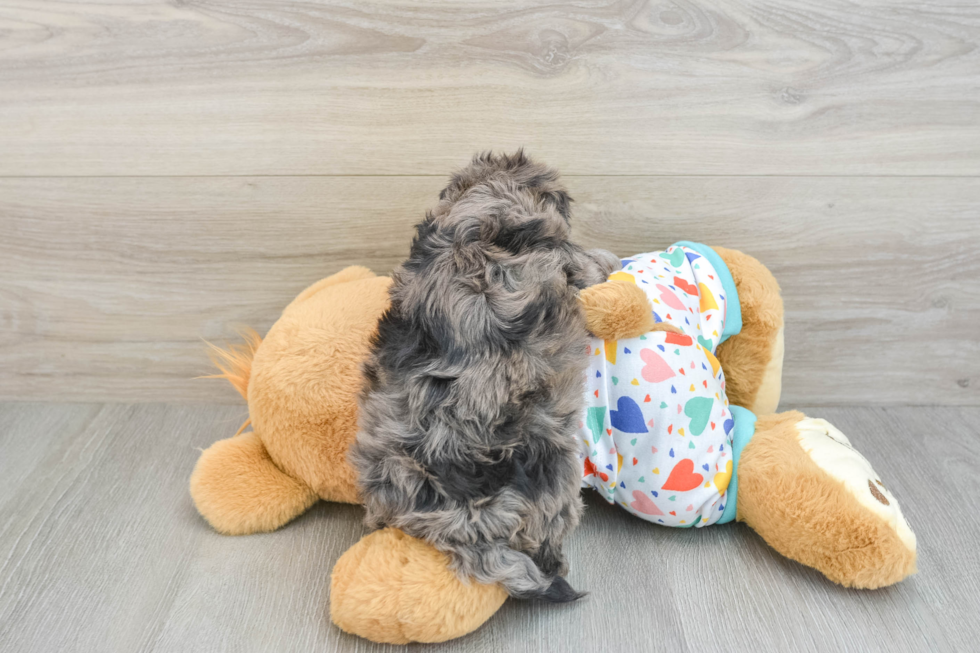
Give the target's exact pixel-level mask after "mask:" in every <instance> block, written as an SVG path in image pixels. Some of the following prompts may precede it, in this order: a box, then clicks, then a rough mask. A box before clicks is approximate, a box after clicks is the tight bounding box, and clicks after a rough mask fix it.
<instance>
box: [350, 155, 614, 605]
mask: <svg viewBox="0 0 980 653" xmlns="http://www.w3.org/2000/svg"><path fill="white" fill-rule="evenodd" d="M439 197H440V201H439V204H438V205H437V207H436V208H435V209H434V210H433V211H431V212H430V213H428V214H427V215H426V218H425V220H424V221H423V222H421V223H420V224H419V225H418V226H417V227H416V236H415V239H414V241H413V243H412V249H411V254H410V256H409V258H408V260H407V261H405V263H404V264H402V265H401V267H399V268H398V269H397V270H396V271H395V272H394V274H393V279H394V282H393V283H392V286H391V307H390V308H389V310H388V311H387V312H386V313H385V315H384V317H383V318H382V319H381V322H380V324H379V328H378V333H377V335H376V337H375V339H374V342H373V346H372V352H371V354H370V356H369V359H368V361H367V363H366V364H365V367H364V373H365V387H364V389H363V391H362V394H361V398H360V430H359V433H358V436H357V441H356V443H355V445H354V446H353V447H352V453H351V460H352V462H353V464H354V466H355V468H356V469H357V471H358V475H359V482H360V490H361V494H362V497H363V499H364V505H365V508H366V509H367V517H366V522H367V524H368V525H369V526H371V527H375V528H377V527H382V526H393V527H396V528H400V529H402V530H403V531H405V532H406V533H408V534H409V535H412V536H414V537H418V538H421V539H424V540H426V541H427V542H429V543H431V544H432V545H433V546H435V547H436V548H438V549H440V550H441V551H444V552H445V553H447V554H448V555H449V556H450V559H451V560H452V564H453V567H454V569H455V571H456V572H457V574H459V575H460V576H462V577H472V578H475V579H476V580H477V581H479V582H481V583H501V584H502V585H503V586H504V587H505V588H506V589H507V591H508V592H509V593H510V594H511V595H512V596H514V597H518V598H539V599H544V600H549V601H570V600H574V599H576V598H578V597H579V596H580V594H579V593H577V592H576V591H575V590H573V589H572V588H571V587H570V586H569V585H568V583H567V582H566V581H565V580H564V578H562V576H563V575H564V574H565V572H566V563H565V559H564V556H563V555H562V552H561V545H562V539H563V538H564V537H565V535H566V534H567V533H568V532H569V531H570V530H571V529H572V528H573V527H574V526H575V525H576V524H577V523H578V519H579V515H580V514H581V511H582V503H581V499H580V498H579V483H580V477H581V470H580V469H579V464H578V460H577V457H576V454H575V451H576V443H575V440H574V436H573V433H574V431H575V430H576V428H577V426H578V420H579V418H580V415H581V411H582V408H583V403H584V397H583V392H584V389H583V375H584V369H585V366H586V354H585V352H586V346H587V333H586V328H585V320H584V316H583V315H582V312H581V309H580V307H579V305H578V301H577V297H578V291H579V290H580V289H582V288H585V287H587V286H589V285H592V284H595V283H600V282H602V281H605V280H606V277H607V276H608V275H609V273H610V272H612V271H613V270H614V269H618V268H619V261H618V259H617V258H616V257H615V256H613V255H612V254H610V253H609V252H606V251H604V250H589V251H586V250H583V249H582V248H580V247H579V246H577V245H575V244H573V243H572V242H571V241H570V221H569V205H570V202H571V199H570V198H569V196H568V194H567V193H566V192H565V190H564V188H563V187H562V186H561V185H560V184H559V182H558V174H557V173H556V172H555V171H554V170H553V169H550V168H547V167H545V166H543V165H540V164H537V163H534V162H533V161H531V160H530V159H528V158H527V157H526V156H525V155H524V153H523V152H518V153H517V154H515V155H513V156H494V155H492V154H483V155H479V156H477V157H476V158H474V160H473V162H472V163H471V164H470V165H469V166H468V167H467V168H465V169H464V170H462V171H461V172H459V173H457V174H456V175H455V176H454V177H453V178H452V181H451V183H450V184H449V186H448V187H447V188H446V189H445V190H443V191H442V193H441V194H440V196H439Z"/></svg>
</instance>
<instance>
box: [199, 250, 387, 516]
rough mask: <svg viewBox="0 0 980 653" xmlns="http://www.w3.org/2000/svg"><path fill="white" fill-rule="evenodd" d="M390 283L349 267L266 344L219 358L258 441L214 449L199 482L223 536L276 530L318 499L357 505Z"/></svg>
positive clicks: (300, 305) (293, 309)
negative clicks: (354, 465) (363, 404)
mask: <svg viewBox="0 0 980 653" xmlns="http://www.w3.org/2000/svg"><path fill="white" fill-rule="evenodd" d="M389 283H390V279H389V278H388V277H378V276H376V275H375V274H374V273H372V272H371V271H370V270H368V269H367V268H361V267H354V268H347V269H345V270H343V271H341V272H339V273H337V274H335V275H333V276H331V277H327V278H326V279H323V280H321V281H318V282H317V283H315V284H313V285H312V286H310V287H309V288H307V289H306V290H304V291H303V292H302V293H300V295H299V296H298V297H297V298H296V299H295V300H293V302H292V303H290V304H289V306H287V307H286V309H285V310H284V311H283V313H282V316H281V317H280V318H279V321H277V322H276V323H275V324H274V325H273V327H272V328H271V329H270V330H269V333H268V334H267V335H266V337H265V339H260V338H258V336H255V337H254V338H250V339H249V340H248V344H247V345H246V346H244V347H240V348H237V349H234V350H232V351H231V352H229V353H225V354H223V355H220V356H218V357H217V358H218V362H219V369H221V371H222V374H220V375H216V376H219V377H222V378H227V379H228V380H229V381H231V382H232V385H234V386H235V388H236V389H238V390H239V391H240V392H242V393H243V395H245V396H247V398H248V408H249V420H250V421H251V423H252V426H253V429H254V432H253V433H250V434H246V435H244V436H241V437H239V438H235V439H233V440H222V441H220V442H217V443H215V444H214V445H212V446H211V447H210V448H209V449H207V450H206V451H205V452H204V453H203V454H202V455H201V458H200V460H199V461H198V464H197V466H196V467H195V469H194V473H193V475H192V476H191V496H192V497H193V499H194V503H195V505H196V506H197V509H198V511H199V512H200V513H201V515H202V516H204V518H205V519H207V521H208V523H210V524H211V525H212V526H213V527H214V528H215V530H217V531H220V532H222V533H227V534H236V535H238V534H247V533H254V532H259V531H269V530H274V529H276V528H279V527H280V526H282V525H283V524H284V523H286V522H288V521H289V520H290V519H292V518H294V517H296V516H297V515H299V514H301V513H302V512H303V511H304V510H306V509H307V508H309V506H310V505H312V503H313V502H314V501H315V499H316V498H317V497H319V498H321V499H324V500H327V501H341V502H345V503H356V502H357V489H356V485H355V482H354V480H355V477H354V471H353V469H351V467H350V465H349V464H348V462H347V448H348V446H349V445H350V443H351V441H352V440H353V438H354V435H355V434H356V432H357V404H356V397H357V392H358V391H359V389H360V371H359V365H360V362H361V361H362V360H363V359H364V358H365V357H366V356H367V348H368V341H369V340H370V338H371V335H372V334H373V333H374V330H375V328H376V325H377V322H378V319H379V318H380V317H381V313H383V312H384V310H385V308H386V307H387V306H388V285H389ZM239 440H241V442H239ZM310 492H312V496H313V499H312V500H311V499H309V493H310Z"/></svg>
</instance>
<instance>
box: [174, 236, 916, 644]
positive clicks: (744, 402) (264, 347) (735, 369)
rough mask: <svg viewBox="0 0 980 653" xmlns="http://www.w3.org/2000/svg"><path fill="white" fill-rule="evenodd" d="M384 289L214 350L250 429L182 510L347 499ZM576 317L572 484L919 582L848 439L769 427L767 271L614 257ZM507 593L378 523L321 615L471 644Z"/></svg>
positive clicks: (777, 311) (235, 524)
mask: <svg viewBox="0 0 980 653" xmlns="http://www.w3.org/2000/svg"><path fill="white" fill-rule="evenodd" d="M389 283H390V279H389V278H388V277H383V276H376V275H375V274H374V273H372V272H371V271H369V270H367V269H366V268H362V267H351V268H347V269H345V270H343V271H341V272H339V273H337V274H335V275H333V276H331V277H328V278H326V279H323V280H321V281H319V282H317V283H316V284H314V285H312V286H310V287H309V288H307V289H306V290H304V291H303V292H302V293H301V294H300V295H299V296H298V297H297V298H296V299H295V300H293V302H292V303H290V304H289V306H287V307H286V309H285V310H284V311H283V313H282V316H281V317H280V318H279V320H278V321H277V322H276V323H275V324H274V325H273V326H272V328H271V329H270V330H269V332H268V334H267V335H266V337H265V338H264V339H260V338H259V337H258V336H257V335H255V334H252V335H251V336H249V338H248V339H247V344H246V345H244V346H242V347H233V348H231V349H230V350H228V351H221V350H218V360H217V362H218V364H219V367H220V369H221V370H222V374H220V375H217V376H220V377H223V378H227V379H228V380H229V381H231V383H232V384H233V385H234V386H235V387H236V389H238V391H239V392H240V393H241V394H242V396H243V397H245V398H246V400H247V401H248V407H249V422H250V423H251V426H252V431H250V432H246V433H241V430H240V431H239V433H240V434H239V435H236V436H235V437H232V438H229V439H226V440H221V441H218V442H216V443H215V444H214V445H212V446H211V447H210V448H208V449H207V450H206V451H204V452H203V453H202V455H201V457H200V459H199V461H198V463H197V465H196V467H195V469H194V472H193V474H192V475H191V481H190V488H191V495H192V497H193V499H194V502H195V505H196V506H197V509H198V511H199V512H200V513H201V515H203V516H204V518H205V519H206V520H207V521H208V522H209V523H210V524H211V525H212V526H213V527H214V528H215V529H216V530H218V531H219V532H222V533H226V534H234V535H241V534H247V533H255V532H262V531H271V530H274V529H276V528H279V527H280V526H282V525H283V524H285V523H287V522H288V521H290V520H291V519H293V518H295V517H296V516H298V515H300V514H301V513H303V512H304V511H305V510H306V509H308V508H309V507H310V506H311V505H312V504H313V503H315V502H316V501H318V500H320V499H323V500H325V501H340V502H346V503H356V502H357V500H358V493H357V486H356V478H355V474H354V472H353V470H352V469H351V467H350V466H349V464H348V462H347V458H346V453H347V448H348V446H349V445H350V443H351V442H352V441H353V440H354V438H355V435H356V428H357V402H356V400H357V395H358V392H359V385H360V363H361V361H362V360H364V359H365V357H366V356H367V352H368V348H369V343H370V339H371V336H372V335H373V333H374V332H375V329H376V325H377V322H378V319H379V318H380V316H381V315H382V313H383V312H384V311H385V310H386V308H387V306H388V286H389ZM581 302H582V305H583V308H584V310H585V314H586V319H587V324H588V327H589V330H590V332H591V333H592V334H594V336H595V338H594V339H593V341H592V344H591V345H590V347H589V351H588V352H587V355H588V356H590V361H592V364H591V365H590V367H589V378H588V379H587V387H586V393H587V401H588V406H587V408H586V412H585V413H584V414H583V420H582V424H581V429H580V431H579V432H578V433H577V434H575V437H576V438H577V439H579V440H580V441H581V459H582V474H583V486H591V487H594V488H595V489H596V490H598V491H599V492H600V493H601V494H602V495H603V497H604V498H605V499H606V500H607V501H609V502H611V503H617V504H619V505H621V506H622V507H623V508H625V509H626V510H629V511H630V512H632V513H633V514H635V515H637V516H638V517H640V518H643V519H647V520H649V521H652V522H654V523H663V524H665V525H674V526H680V527H691V526H696V527H700V526H704V525H707V524H713V523H719V522H726V521H730V520H732V519H737V520H738V521H742V522H745V523H747V524H748V525H749V526H750V527H751V528H753V529H754V530H755V531H756V532H757V533H759V535H760V536H761V537H762V538H763V539H764V540H765V541H766V542H767V543H768V544H769V545H770V546H772V547H773V548H774V549H775V550H777V551H778V552H780V553H781V554H783V555H785V556H787V557H789V558H791V559H793V560H796V561H798V562H801V563H803V564H805V565H808V566H811V567H814V568H816V569H818V570H819V571H821V572H822V573H823V574H825V575H826V576H827V577H828V578H830V579H831V580H833V581H835V582H838V583H840V584H842V585H845V586H849V587H857V588H875V587H882V586H885V585H890V584H893V583H896V582H898V581H900V580H902V579H903V578H905V577H906V576H908V575H909V574H911V573H914V571H915V560H916V553H915V551H916V545H915V537H914V535H913V534H912V531H911V530H910V529H909V527H908V525H907V523H906V522H905V520H904V518H903V517H902V514H901V511H900V510H899V507H898V504H897V502H896V501H895V498H894V497H893V496H892V495H891V494H890V493H889V492H888V490H886V489H885V486H884V485H883V484H882V482H881V480H880V479H879V477H878V476H877V475H876V474H875V473H874V471H873V469H872V468H871V466H870V464H869V463H868V462H867V461H866V460H865V459H864V457H862V456H861V454H859V453H858V452H857V451H856V450H855V449H854V448H853V447H852V446H851V444H850V443H849V442H848V440H847V438H846V437H845V436H844V435H843V434H842V433H841V432H840V431H838V430H837V429H836V428H834V427H833V426H832V425H831V424H829V423H827V422H825V421H823V420H819V419H811V418H807V417H805V416H804V415H803V414H801V413H799V412H795V411H790V412H784V413H779V414H771V413H772V411H774V410H775V408H776V406H777V404H778V402H779V394H780V376H781V372H782V358H783V327H782V300H781V299H780V296H779V287H778V285H777V284H776V281H775V279H774V278H773V277H772V275H771V274H770V272H769V271H768V270H767V269H766V268H765V267H764V266H763V265H762V264H761V263H759V262H758V261H756V260H755V259H754V258H752V257H750V256H747V255H745V254H742V253H741V252H738V251H734V250H727V249H723V248H720V247H715V248H709V247H705V246H704V245H698V244H696V243H679V244H677V245H674V246H672V247H670V248H668V249H667V250H664V251H662V252H651V253H649V254H645V255H641V256H638V257H633V258H629V259H625V260H624V261H623V270H622V271H620V272H616V273H614V274H613V275H612V277H611V279H610V281H608V282H606V283H604V284H600V285H598V286H594V287H592V288H589V289H587V290H585V291H583V292H582V294H581ZM246 424H248V422H246ZM242 430H244V427H243V429H242ZM573 564H574V561H573ZM585 589H588V588H585ZM506 598H507V594H506V592H504V590H503V589H502V588H501V587H499V586H496V585H481V584H479V583H475V582H465V581H463V580H460V579H459V578H457V577H456V575H455V574H454V573H453V572H452V571H451V570H450V568H449V560H448V558H447V557H446V556H445V555H444V554H443V553H441V552H439V551H437V550H436V549H434V548H433V547H431V546H430V545H428V544H427V543H425V542H424V541H421V540H418V539H415V538H412V537H409V536H407V535H405V534H404V533H402V532H400V531H398V530H396V529H391V528H388V529H383V530H380V531H376V532H373V533H371V534H369V535H367V536H365V537H364V538H363V539H362V540H361V541H360V542H358V543H357V544H355V545H354V546H353V547H351V549H350V550H348V551H347V552H346V553H345V554H344V555H343V556H341V558H340V559H339V560H338V561H337V563H336V565H335V567H334V571H333V576H332V581H331V616H332V618H333V621H334V623H336V624H337V625H338V626H339V627H340V628H342V629H343V630H345V631H347V632H351V633H354V634H357V635H360V636H362V637H365V638H367V639H370V640H373V641H377V642H390V643H407V642H411V641H418V642H437V641H444V640H447V639H451V638H454V637H459V636H461V635H464V634H466V633H469V632H471V631H473V630H475V629H476V628H478V627H479V626H480V625H481V624H483V623H484V622H485V621H486V620H487V619H489V618H490V617H491V616H492V615H493V614H494V613H495V612H496V611H497V609H498V608H499V607H500V606H501V605H502V604H503V602H504V600H505V599H506Z"/></svg>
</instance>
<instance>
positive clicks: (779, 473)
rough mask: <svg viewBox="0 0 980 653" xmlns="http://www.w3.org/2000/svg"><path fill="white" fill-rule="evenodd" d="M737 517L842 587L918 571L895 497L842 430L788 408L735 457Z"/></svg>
mask: <svg viewBox="0 0 980 653" xmlns="http://www.w3.org/2000/svg"><path fill="white" fill-rule="evenodd" d="M736 500H737V503H736V518H737V519H738V520H739V521H743V522H745V523H747V524H748V525H749V526H751V527H752V528H753V529H754V530H755V531H756V532H757V533H759V535H761V536H762V538H763V539H764V540H765V541H766V542H767V543H768V544H769V545H770V546H771V547H772V548H774V549H775V550H776V551H778V552H779V553H781V554H783V555H784V556H786V557H788V558H791V559H793V560H796V561H797V562H800V563H802V564H804V565H807V566H810V567H814V568H815V569H817V570H819V571H820V572H822V573H823V574H824V575H825V576H827V578H829V579H831V580H832V581H834V582H837V583H840V584H841V585H844V586H847V587H856V588H865V589H871V588H877V587H884V586H886V585H891V584H893V583H897V582H898V581H900V580H902V579H903V578H905V577H906V576H908V575H909V574H912V573H914V572H915V560H916V544H915V535H914V534H913V533H912V531H911V529H910V528H909V526H908V523H907V522H906V521H905V518H904V517H903V516H902V512H901V510H900V509H899V507H898V502H897V501H896V500H895V497H894V496H892V494H891V493H890V492H889V491H888V490H887V489H885V486H884V485H883V484H882V482H881V479H880V478H879V477H878V475H877V474H875V472H874V470H873V469H872V468H871V465H870V463H868V461H867V460H866V459H865V458H864V457H863V456H862V455H861V454H860V453H858V452H857V451H856V450H855V449H854V448H853V447H852V446H851V444H850V442H849V441H848V440H847V438H846V437H845V436H844V434H843V433H841V432H840V431H838V430H837V429H836V428H834V427H833V426H832V425H831V424H829V423H828V422H826V421H824V420H820V419H810V418H807V417H805V416H804V415H803V414H802V413H799V412H795V411H791V412H786V413H779V414H776V415H765V416H761V417H759V418H758V421H757V422H756V431H755V435H753V436H752V439H751V440H750V441H749V442H748V444H746V445H745V449H744V450H743V451H742V453H741V457H740V459H739V462H738V481H737V489H736Z"/></svg>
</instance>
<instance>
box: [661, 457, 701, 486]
mask: <svg viewBox="0 0 980 653" xmlns="http://www.w3.org/2000/svg"><path fill="white" fill-rule="evenodd" d="M703 482H704V477H703V476H701V475H700V474H697V473H695V472H694V461H693V460H691V459H690V458H685V459H684V460H682V461H680V462H679V463H677V464H676V465H674V469H672V470H670V476H668V477H667V482H666V483H664V485H663V487H662V488H661V489H663V490H669V491H671V492H687V491H688V490H693V489H694V488H696V487H700V486H701V483H703Z"/></svg>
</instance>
